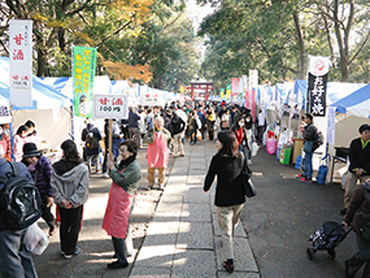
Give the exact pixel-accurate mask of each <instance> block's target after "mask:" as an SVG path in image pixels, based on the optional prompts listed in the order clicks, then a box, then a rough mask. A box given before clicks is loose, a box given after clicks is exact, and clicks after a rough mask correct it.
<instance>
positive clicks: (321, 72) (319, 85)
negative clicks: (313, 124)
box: [306, 55, 330, 117]
mask: <svg viewBox="0 0 370 278" xmlns="http://www.w3.org/2000/svg"><path fill="white" fill-rule="evenodd" d="M329 65H330V60H329V57H321V56H310V55H309V64H308V87H307V106H306V112H307V113H311V114H312V115H313V116H314V117H325V113H326V85H327V82H328V72H329Z"/></svg>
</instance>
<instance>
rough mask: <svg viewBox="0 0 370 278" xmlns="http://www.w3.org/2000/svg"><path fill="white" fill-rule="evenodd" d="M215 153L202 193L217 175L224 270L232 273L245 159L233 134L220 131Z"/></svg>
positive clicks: (217, 203)
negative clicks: (234, 236) (234, 240)
mask: <svg viewBox="0 0 370 278" xmlns="http://www.w3.org/2000/svg"><path fill="white" fill-rule="evenodd" d="M216 149H217V153H216V155H214V156H213V158H212V161H211V163H210V167H209V169H208V173H207V176H206V178H205V182H204V187H203V190H204V191H205V192H206V193H208V192H209V189H210V188H211V186H212V183H213V181H214V179H215V176H217V185H216V195H215V206H216V212H217V217H218V223H219V226H220V229H221V231H222V236H221V240H222V249H223V256H224V261H223V263H222V265H223V267H224V268H225V269H226V271H227V272H229V273H232V272H233V271H234V249H233V235H234V230H235V228H236V226H237V225H238V223H239V221H240V214H241V211H242V209H243V205H244V202H245V196H244V188H243V182H242V179H241V176H242V175H241V172H242V168H243V165H244V161H243V160H244V158H243V156H242V155H241V154H240V153H239V152H238V142H237V140H236V136H235V133H234V132H232V131H221V132H220V133H218V136H217V141H216Z"/></svg>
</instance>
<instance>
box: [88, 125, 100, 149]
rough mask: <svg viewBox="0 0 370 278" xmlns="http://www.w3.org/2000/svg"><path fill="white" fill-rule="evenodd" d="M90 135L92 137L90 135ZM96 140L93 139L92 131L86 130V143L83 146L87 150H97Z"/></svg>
mask: <svg viewBox="0 0 370 278" xmlns="http://www.w3.org/2000/svg"><path fill="white" fill-rule="evenodd" d="M91 133H92V136H90V134H91ZM98 144H99V143H98V140H97V139H96V138H95V134H94V133H93V132H92V131H89V130H88V133H87V136H86V142H85V146H86V148H87V149H89V150H96V149H98V146H99V145H98Z"/></svg>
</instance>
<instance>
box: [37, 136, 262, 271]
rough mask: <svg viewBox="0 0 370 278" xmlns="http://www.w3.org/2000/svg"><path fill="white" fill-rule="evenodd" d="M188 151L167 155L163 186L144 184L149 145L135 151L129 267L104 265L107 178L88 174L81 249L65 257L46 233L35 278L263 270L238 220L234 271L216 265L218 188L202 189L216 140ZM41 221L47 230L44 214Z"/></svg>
mask: <svg viewBox="0 0 370 278" xmlns="http://www.w3.org/2000/svg"><path fill="white" fill-rule="evenodd" d="M185 151H186V156H185V157H183V158H176V159H174V158H171V159H170V164H169V167H168V169H167V176H168V180H167V184H166V187H165V190H164V191H163V192H162V191H159V190H151V191H146V185H147V180H146V170H147V162H146V157H145V156H146V150H145V149H144V150H141V151H140V152H139V156H138V161H139V163H140V165H141V167H142V178H141V181H140V185H139V190H138V194H137V196H136V201H135V208H134V210H133V212H132V223H131V224H132V225H131V231H132V233H133V239H134V247H135V249H136V253H135V254H134V255H133V256H132V257H129V258H128V260H129V263H130V265H129V267H128V268H126V269H119V270H109V269H107V267H106V265H107V264H108V263H110V262H112V261H113V258H112V255H113V246H112V241H111V238H110V237H109V236H108V235H107V234H106V232H105V231H104V230H103V229H102V228H101V224H102V219H103V216H104V212H105V207H106V204H107V200H108V192H109V188H110V184H111V180H110V179H104V178H101V176H96V175H92V176H91V178H90V186H89V187H90V197H89V200H88V202H87V203H86V205H85V208H84V222H83V227H82V230H81V233H80V237H79V242H78V244H79V247H80V248H81V249H82V250H83V253H82V254H81V255H79V256H76V257H73V258H72V259H70V260H65V259H64V258H63V257H62V256H61V255H60V253H59V250H60V245H59V236H58V234H59V233H58V234H57V235H55V236H54V237H52V238H51V239H50V244H49V246H48V248H47V249H46V251H45V252H44V254H42V256H35V258H34V261H35V265H36V269H37V272H38V275H39V278H50V277H53V278H66V277H68V278H113V277H114V278H118V277H120V278H121V277H136V278H138V277H140V278H149V277H155V278H162V277H163V278H165V277H166V278H167V277H192V278H194V277H197V278H198V277H207V278H213V277H243V278H248V277H250V278H257V277H260V275H259V269H258V267H257V265H256V263H255V260H254V258H253V254H252V251H251V249H250V246H249V243H248V238H247V234H246V231H245V230H244V227H243V225H241V224H240V225H239V226H238V228H237V229H236V235H235V241H234V247H235V271H234V273H233V274H231V275H230V274H229V273H227V272H226V271H224V270H223V267H222V265H221V262H222V258H221V236H220V230H219V228H218V224H217V217H216V213H215V207H214V205H213V201H214V189H215V188H214V186H213V187H212V190H211V191H210V194H206V193H204V192H203V189H202V188H203V181H204V177H205V174H206V172H207V169H208V164H209V162H210V160H211V158H212V156H213V155H214V154H215V152H216V150H215V147H214V144H213V143H204V142H199V143H198V144H197V145H194V146H190V145H188V144H187V145H186V146H185ZM39 226H40V227H41V228H43V229H44V231H47V226H46V224H45V222H44V221H43V220H42V219H40V220H39Z"/></svg>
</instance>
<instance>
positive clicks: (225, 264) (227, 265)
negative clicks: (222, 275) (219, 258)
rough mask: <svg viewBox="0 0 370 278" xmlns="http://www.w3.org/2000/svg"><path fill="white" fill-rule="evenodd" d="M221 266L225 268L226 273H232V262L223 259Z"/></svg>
mask: <svg viewBox="0 0 370 278" xmlns="http://www.w3.org/2000/svg"><path fill="white" fill-rule="evenodd" d="M222 266H223V267H224V268H225V270H226V271H227V272H228V273H233V271H234V264H233V263H229V262H228V261H223V262H222Z"/></svg>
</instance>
